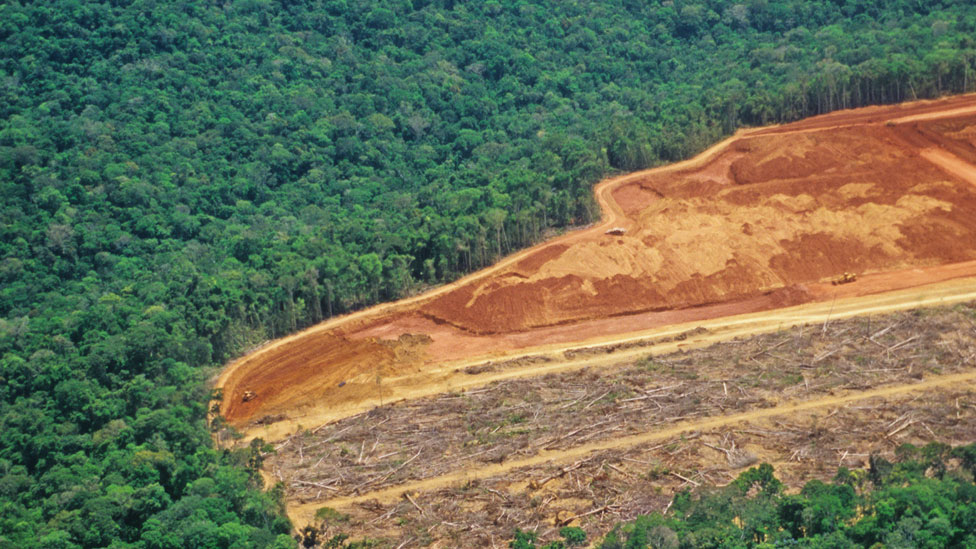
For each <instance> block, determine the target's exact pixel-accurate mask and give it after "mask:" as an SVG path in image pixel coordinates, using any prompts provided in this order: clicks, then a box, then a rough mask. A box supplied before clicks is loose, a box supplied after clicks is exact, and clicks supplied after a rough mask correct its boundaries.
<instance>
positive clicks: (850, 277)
mask: <svg viewBox="0 0 976 549" xmlns="http://www.w3.org/2000/svg"><path fill="white" fill-rule="evenodd" d="M851 282H857V275H856V274H854V273H848V272H845V273H844V274H842V275H841V276H840V278H835V279H834V280H832V281H831V282H830V283H831V284H833V285H834V286H837V285H840V284H850V283H851Z"/></svg>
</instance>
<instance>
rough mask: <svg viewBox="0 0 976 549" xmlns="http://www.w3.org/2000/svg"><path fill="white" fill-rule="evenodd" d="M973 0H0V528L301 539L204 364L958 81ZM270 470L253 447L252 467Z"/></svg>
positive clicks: (215, 540) (135, 539)
mask: <svg viewBox="0 0 976 549" xmlns="http://www.w3.org/2000/svg"><path fill="white" fill-rule="evenodd" d="M974 30H976V8H974V7H973V6H972V5H971V3H969V2H965V1H962V0H957V1H951V0H945V1H933V2H918V1H915V0H899V1H885V2H881V1H871V0H789V1H784V2H768V1H766V0H745V1H743V2H737V3H732V2H724V1H723V2H720V1H718V0H673V1H672V0H668V1H651V2H634V1H631V0H601V1H583V0H581V1H564V2H540V1H533V0H489V1H477V2H475V1H468V2H464V1H460V0H393V1H388V2H383V3H380V2H371V1H367V0H306V1H303V0H298V1H289V2H284V1H275V0H234V1H228V2H192V1H189V2H157V1H155V0H106V1H102V2H80V1H77V0H59V1H57V2H54V1H51V0H38V1H31V2H23V1H11V2H4V3H2V4H0V196H2V198H3V200H2V202H0V494H2V495H3V497H2V498H0V545H12V546H16V547H34V546H45V547H47V546H50V547H102V546H113V547H147V548H150V547H152V548H155V547H177V546H183V545H187V544H188V543H190V541H188V540H193V541H192V544H193V545H194V546H200V547H211V546H212V547H230V546H242V545H255V546H267V545H272V544H275V543H279V544H286V545H287V544H288V543H291V540H290V538H288V537H287V533H288V532H289V525H288V523H287V521H286V520H285V519H284V518H283V517H282V515H281V514H280V501H278V499H276V498H277V497H278V495H277V494H276V492H273V491H272V492H270V493H268V494H262V493H261V492H260V491H259V487H260V485H261V482H260V479H259V476H258V475H257V474H256V473H255V472H254V470H253V467H254V465H255V464H256V463H257V462H258V461H259V459H258V458H259V457H260V455H261V452H262V449H261V447H260V445H258V446H256V447H254V448H251V449H249V450H247V451H243V450H242V451H239V452H236V453H235V452H227V451H223V450H219V449H215V448H214V447H213V446H212V443H211V439H210V437H209V433H208V430H207V425H206V420H205V418H206V412H207V406H208V402H207V401H208V396H207V391H206V390H205V388H204V386H205V380H206V379H207V378H208V377H209V376H211V375H212V374H213V372H214V368H215V366H216V365H219V364H221V363H223V362H224V361H225V360H227V359H228V358H229V357H232V356H234V355H236V354H239V353H241V352H243V351H244V350H246V349H248V348H249V347H251V346H253V345H255V344H257V343H259V342H261V341H263V340H265V339H267V338H271V337H277V336H280V335H283V334H286V333H290V332H293V331H295V330H297V329H300V328H302V327H304V326H307V325H309V324H312V323H315V322H318V321H320V320H322V319H323V318H327V317H329V316H332V315H335V314H339V313H342V312H346V311H349V310H352V309H355V308H359V307H363V306H366V305H368V304H371V303H375V302H377V301H380V300H388V299H394V298H396V297H399V296H402V295H405V294H406V293H409V292H413V291H416V290H418V289H421V288H423V287H424V286H425V285H429V284H435V283H439V282H442V281H446V280H451V279H454V278H456V277H458V276H459V275H461V274H462V273H465V272H467V271H470V270H472V269H475V268H478V267H480V266H483V265H486V264H488V263H490V262H491V261H493V260H494V259H496V258H497V257H499V256H500V255H502V254H505V253H508V252H509V251H512V250H514V249H516V248H519V247H522V246H525V245H527V244H530V243H532V242H535V241H537V240H539V239H541V238H543V237H544V236H545V235H547V234H548V233H549V232H550V231H553V230H561V229H563V228H565V227H568V226H572V225H578V224H584V223H587V222H590V221H592V220H593V219H594V217H595V216H596V215H597V212H596V210H595V206H594V203H593V199H592V195H591V185H592V184H593V183H594V182H596V181H597V180H598V179H600V178H601V177H603V176H604V175H606V174H608V173H610V172H613V171H617V170H632V169H636V168H641V167H645V166H649V165H653V164H655V163H659V162H665V161H670V160H675V159H678V158H683V157H686V156H688V155H690V154H692V153H694V152H696V151H699V150H701V149H702V148H704V147H705V146H706V145H707V144H709V143H711V142H713V141H714V140H716V139H718V138H719V137H721V136H723V135H725V134H728V133H729V132H731V131H733V130H734V129H735V128H737V127H739V126H741V125H746V124H766V123H771V122H778V121H786V120H793V119H796V118H799V117H803V116H806V115H810V114H816V113H820V112H826V111H828V110H831V109H837V108H843V107H853V106H859V105H865V104H869V103H878V102H895V101H902V100H905V99H912V98H922V97H933V96H937V95H939V94H943V93H950V92H959V91H968V90H971V89H972V88H973V87H974V85H973V83H972V82H971V80H972V77H971V74H972V67H973V62H974V59H976V55H973V54H974V42H973V38H972V37H973V32H974ZM249 466H250V467H251V468H250V469H248V467H249Z"/></svg>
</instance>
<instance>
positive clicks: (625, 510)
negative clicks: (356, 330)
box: [267, 304, 976, 547]
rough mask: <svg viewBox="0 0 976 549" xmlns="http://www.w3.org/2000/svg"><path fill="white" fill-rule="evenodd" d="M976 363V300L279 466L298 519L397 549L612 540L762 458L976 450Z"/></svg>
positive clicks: (439, 422)
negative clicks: (533, 533)
mask: <svg viewBox="0 0 976 549" xmlns="http://www.w3.org/2000/svg"><path fill="white" fill-rule="evenodd" d="M974 366H976V304H968V305H965V306H963V305H957V306H954V307H950V308H941V309H925V310H916V311H910V312H902V313H897V314H893V315H884V316H879V317H866V318H855V319H849V320H844V321H837V322H830V323H827V324H826V325H824V324H819V325H814V326H800V327H796V328H793V329H791V330H789V331H784V332H777V333H774V334H768V335H762V336H756V337H752V338H748V339H740V340H733V341H729V342H726V343H719V344H716V345H713V346H711V347H708V348H705V349H700V350H694V351H690V352H678V353H673V354H669V355H663V356H656V357H655V356H650V357H646V358H644V359H641V360H637V361H636V362H630V363H625V364H620V365H616V366H609V367H603V368H599V369H583V370H578V371H575V372H564V373H560V374H551V375H546V376H540V377H532V378H523V379H515V380H510V381H504V382H499V383H495V384H491V385H489V386H486V387H483V388H481V389H477V390H474V391H466V392H456V393H448V394H443V395H439V396H434V397H429V398H424V399H420V400H414V401H408V402H402V403H397V404H393V405H386V406H382V407H379V408H376V409H374V410H372V411H370V412H368V413H364V414H359V415H357V416H354V417H350V418H346V419H344V420H342V421H339V422H334V423H329V424H326V425H322V426H319V427H315V428H310V429H307V430H304V431H302V432H300V433H297V434H295V435H293V436H291V437H289V438H287V439H285V440H284V441H281V442H280V443H278V444H277V445H276V447H277V453H276V454H274V455H272V456H269V459H268V461H267V470H268V472H269V476H270V477H272V478H273V479H274V480H275V481H281V482H284V483H285V485H286V487H287V493H288V497H289V499H290V500H291V501H292V502H293V503H294V505H293V507H292V515H293V517H294V518H295V519H296V520H297V521H299V522H300V523H301V524H307V523H311V524H316V525H318V526H319V527H321V528H322V529H323V530H325V531H327V532H339V531H342V532H346V533H352V534H354V535H355V536H367V537H371V538H379V539H384V540H386V541H388V542H389V543H390V546H391V547H396V546H398V545H399V544H400V543H403V542H406V541H408V540H410V544H409V545H412V546H424V545H427V544H430V543H434V542H439V545H441V546H444V545H443V544H444V543H446V545H447V546H455V545H456V544H458V543H461V540H465V541H464V544H465V545H468V546H475V545H476V546H485V547H490V546H496V547H504V546H506V544H507V539H509V538H510V536H511V533H512V531H513V530H514V529H515V528H516V527H520V528H523V529H526V528H527V529H535V530H538V531H539V532H540V533H543V534H544V535H543V537H544V538H553V539H554V538H555V537H557V536H556V534H557V531H558V528H559V526H561V525H565V524H573V525H580V526H582V527H583V528H585V529H586V530H587V531H588V532H590V534H591V535H597V534H602V533H605V532H606V531H607V530H608V529H609V528H610V527H611V526H612V525H613V524H614V523H615V522H617V521H620V520H625V519H629V518H632V517H634V516H636V515H637V514H639V513H647V512H650V511H660V510H663V509H664V508H665V507H666V506H667V504H668V503H669V502H670V499H671V496H672V495H673V494H674V493H675V492H676V491H677V490H680V489H683V488H687V487H694V486H697V485H699V484H724V483H726V482H728V481H729V480H731V479H732V478H734V477H735V476H736V475H737V474H738V472H740V471H741V470H742V469H743V468H745V467H748V466H749V465H752V464H755V463H757V462H758V461H760V460H761V461H767V462H770V463H773V464H774V465H775V467H776V468H777V471H778V474H779V476H780V477H781V478H782V479H783V480H784V481H785V482H787V484H791V485H793V486H797V485H799V484H802V483H803V482H806V481H808V480H810V479H811V478H821V479H828V478H830V477H831V476H833V474H835V473H836V469H837V467H838V466H840V465H843V466H846V467H851V468H854V467H862V466H865V464H866V462H867V458H868V456H869V455H870V454H871V453H880V454H882V455H887V456H888V457H891V455H892V454H893V452H894V450H895V449H896V448H897V447H898V446H899V445H901V444H903V443H905V442H915V443H921V442H923V441H929V440H933V439H935V440H942V441H948V442H956V443H964V442H971V441H972V440H973V439H974V436H976V421H974V419H976V371H974V369H973V367H974ZM323 507H328V508H330V509H332V510H333V511H335V512H334V513H333V512H330V511H326V512H324V513H319V517H318V518H316V516H315V514H316V512H318V511H319V510H320V509H321V508H323Z"/></svg>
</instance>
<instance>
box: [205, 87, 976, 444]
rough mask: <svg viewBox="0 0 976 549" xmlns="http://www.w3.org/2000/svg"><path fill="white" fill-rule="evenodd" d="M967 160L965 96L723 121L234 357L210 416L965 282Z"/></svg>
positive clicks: (348, 395) (972, 175) (973, 182)
mask: <svg viewBox="0 0 976 549" xmlns="http://www.w3.org/2000/svg"><path fill="white" fill-rule="evenodd" d="M973 162H976V96H973V95H967V96H960V97H955V98H951V99H948V100H942V101H929V102H916V103H912V104H907V105H899V106H894V107H872V108H868V109H859V110H854V111H844V112H839V113H833V114H829V115H825V116H821V117H816V118H811V119H808V120H803V121H800V122H797V123H794V124H789V125H783V126H777V127H771V128H762V129H759V130H750V131H745V132H740V133H739V134H737V135H736V136H735V137H733V138H730V139H728V140H726V141H724V142H722V143H720V144H718V145H716V146H715V147H713V148H711V149H709V151H706V152H705V153H703V154H702V155H700V156H699V157H697V158H695V159H693V160H690V161H687V162H683V163H679V164H676V165H673V166H668V167H664V168H658V169H653V170H648V171H645V172H639V173H636V174H631V175H628V176H622V177H617V178H613V179H610V180H607V181H604V182H603V183H601V184H599V185H598V186H597V188H596V194H597V199H598V201H599V202H600V203H601V207H602V208H603V210H604V221H603V223H601V224H600V225H599V226H596V227H592V228H589V229H585V230H582V231H577V232H574V233H570V234H567V235H564V236H563V237H560V238H558V239H555V240H554V241H551V242H549V243H545V244H542V245H539V246H536V247H534V248H531V249H529V250H526V251H524V252H521V253H519V254H516V255H514V256H512V257H510V258H506V259H505V260H503V261H501V262H499V264H497V265H495V266H494V267H492V268H489V269H486V270H484V271H481V272H479V273H476V274H474V275H471V276H469V277H466V278H465V279H462V280H460V281H458V282H457V283H454V284H451V285H447V286H445V287H442V288H439V289H437V290H434V291H432V292H430V293H428V294H425V295H423V296H418V297H416V298H411V299H409V300H404V301H402V302H398V303H395V304H388V305H384V306H380V307H377V308H374V309H372V310H369V311H365V312H361V313H357V314H355V315H350V316H349V317H345V318H342V319H336V320H333V321H330V322H328V323H325V324H323V325H320V326H319V327H316V328H314V329H311V330H309V331H307V332H305V333H303V334H299V335H297V336H292V337H290V338H287V339H285V340H282V341H281V342H278V343H276V344H274V345H272V346H269V347H267V348H265V349H262V350H259V351H258V352H256V353H254V354H252V355H250V356H248V357H245V358H243V359H241V360H240V361H238V362H236V363H235V364H234V365H232V366H231V367H230V368H229V369H228V370H227V371H225V373H224V375H223V376H222V377H221V380H220V381H219V382H218V384H219V385H220V386H222V387H223V389H224V399H223V402H222V404H221V411H222V413H223V414H224V416H225V417H226V418H227V420H228V421H229V422H230V423H231V424H233V425H235V426H238V427H245V426H247V425H248V424H249V423H251V422H254V421H256V420H260V419H261V418H262V417H266V416H275V415H278V414H287V415H292V414H294V413H297V412H299V410H301V409H302V408H303V407H309V408H314V407H321V406H327V405H330V404H336V403H339V402H351V401H355V400H357V399H362V398H365V397H366V395H369V396H370V397H375V396H376V395H377V394H378V392H379V391H380V386H379V384H378V380H380V379H381V378H383V377H390V376H400V375H404V374H408V373H412V372H421V371H426V370H429V369H432V368H434V367H435V366H437V365H439V364H443V363H445V362H447V361H452V360H458V359H464V358H473V357H476V356H484V355H491V354H500V353H504V352H508V351H511V350H513V349H523V348H530V347H536V346H539V345H542V344H553V343H560V342H573V341H582V340H585V339H589V338H595V337H600V336H607V335H612V334H620V333H627V332H633V331H637V330H644V329H648V328H652V327H655V326H661V325H666V324H670V323H675V322H684V321H690V320H699V319H706V318H715V317H719V316H726V315H730V314H737V313H743V312H754V311H763V310H769V309H774V308H779V307H783V306H788V305H795V304H799V303H804V302H808V301H813V300H823V299H832V298H835V297H837V296H856V295H866V294H870V293H875V292H880V291H886V290H891V289H897V288H905V287H912V286H914V285H919V284H925V283H929V282H933V281H938V280H945V279H948V278H953V277H960V276H973V275H976V166H974V165H973V164H972V163H973ZM610 227H622V228H624V229H626V232H625V233H624V234H623V235H620V236H613V235H607V234H605V231H606V230H607V229H608V228H610ZM844 272H852V273H856V274H858V275H859V279H858V281H857V282H856V283H853V284H845V285H842V286H831V284H830V281H831V280H832V279H835V278H837V277H839V276H840V275H842V274H843V273H844ZM410 334H414V335H410ZM340 383H342V384H343V386H342V387H340V386H339V384H340ZM247 390H251V391H254V392H255V394H256V398H254V399H252V400H250V401H248V402H242V394H243V393H244V391H247Z"/></svg>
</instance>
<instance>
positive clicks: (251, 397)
mask: <svg viewBox="0 0 976 549" xmlns="http://www.w3.org/2000/svg"><path fill="white" fill-rule="evenodd" d="M257 396H258V395H257V393H255V392H254V391H244V395H243V396H241V402H248V401H250V400H254V399H255V398H256V397H257Z"/></svg>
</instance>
